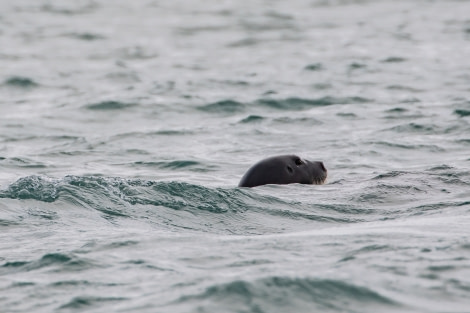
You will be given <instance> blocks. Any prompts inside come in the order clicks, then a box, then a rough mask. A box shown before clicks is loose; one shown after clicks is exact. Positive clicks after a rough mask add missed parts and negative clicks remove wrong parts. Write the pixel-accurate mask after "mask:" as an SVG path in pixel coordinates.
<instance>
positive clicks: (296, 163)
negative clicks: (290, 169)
mask: <svg viewBox="0 0 470 313" xmlns="http://www.w3.org/2000/svg"><path fill="white" fill-rule="evenodd" d="M302 164H304V162H302V160H301V159H300V158H297V159H295V165H302Z"/></svg>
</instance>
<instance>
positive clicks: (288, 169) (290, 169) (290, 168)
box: [287, 165, 294, 173]
mask: <svg viewBox="0 0 470 313" xmlns="http://www.w3.org/2000/svg"><path fill="white" fill-rule="evenodd" d="M287 171H288V172H289V173H292V172H293V171H294V170H293V169H292V167H290V166H289V165H287Z"/></svg>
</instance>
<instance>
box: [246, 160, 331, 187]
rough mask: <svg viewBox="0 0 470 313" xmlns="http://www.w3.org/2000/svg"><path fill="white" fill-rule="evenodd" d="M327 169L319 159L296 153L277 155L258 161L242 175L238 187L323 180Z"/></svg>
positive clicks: (319, 183)
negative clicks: (306, 157)
mask: <svg viewBox="0 0 470 313" xmlns="http://www.w3.org/2000/svg"><path fill="white" fill-rule="evenodd" d="M326 176H327V170H326V168H325V166H324V165H323V162H320V161H308V160H305V159H302V158H300V157H299V156H297V155H279V156H274V157H270V158H267V159H264V160H261V161H259V162H258V163H256V164H255V165H253V166H252V167H251V168H250V169H249V170H248V171H247V172H246V173H245V175H244V176H243V177H242V179H241V180H240V183H239V184H238V186H239V187H256V186H260V185H266V184H279V185H282V184H295V183H298V184H315V185H321V184H323V183H324V182H325V180H326Z"/></svg>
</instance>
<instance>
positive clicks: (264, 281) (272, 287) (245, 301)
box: [172, 276, 401, 312]
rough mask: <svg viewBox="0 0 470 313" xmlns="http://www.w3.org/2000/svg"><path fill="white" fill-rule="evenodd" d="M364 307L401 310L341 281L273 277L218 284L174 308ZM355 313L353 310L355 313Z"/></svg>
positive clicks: (185, 298)
mask: <svg viewBox="0 0 470 313" xmlns="http://www.w3.org/2000/svg"><path fill="white" fill-rule="evenodd" d="M346 304H347V306H348V307H356V308H357V307H361V312H377V311H381V312H383V311H384V310H385V311H392V310H398V309H399V308H400V307H401V305H400V304H398V303H396V302H395V301H394V300H392V299H390V298H388V297H386V296H384V295H381V294H380V293H378V292H376V291H374V290H371V289H369V288H366V287H362V286H358V285H355V284H351V283H348V282H344V281H340V280H330V279H313V278H292V277H283V276H272V277H266V278H260V279H256V280H253V281H246V280H237V281H232V282H229V283H225V284H216V285H213V286H210V287H208V288H207V289H206V290H205V291H203V292H201V293H199V294H195V295H186V296H182V297H180V298H179V299H178V300H177V301H175V303H172V305H175V306H185V307H192V308H194V307H195V306H197V310H194V311H197V312H217V311H218V309H222V308H230V311H231V312H287V311H292V312H339V311H342V310H343V309H344V307H345V305H346ZM351 312H353V311H351Z"/></svg>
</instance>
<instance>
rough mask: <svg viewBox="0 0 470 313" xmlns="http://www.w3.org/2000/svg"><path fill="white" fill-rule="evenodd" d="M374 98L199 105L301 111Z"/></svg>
mask: <svg viewBox="0 0 470 313" xmlns="http://www.w3.org/2000/svg"><path fill="white" fill-rule="evenodd" d="M372 101H373V100H371V99H367V98H363V97H332V96H325V97H321V98H316V99H308V98H298V97H290V98H285V99H274V98H262V99H258V100H255V101H254V102H250V103H242V102H238V101H235V100H231V99H227V100H222V101H218V102H214V103H209V104H206V105H203V106H199V107H198V109H199V110H201V111H205V112H210V113H239V112H244V111H245V110H246V109H247V108H253V107H262V108H263V107H264V108H270V109H276V110H291V111H301V110H308V109H310V108H312V107H322V106H330V105H335V104H357V103H368V102H372Z"/></svg>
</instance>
